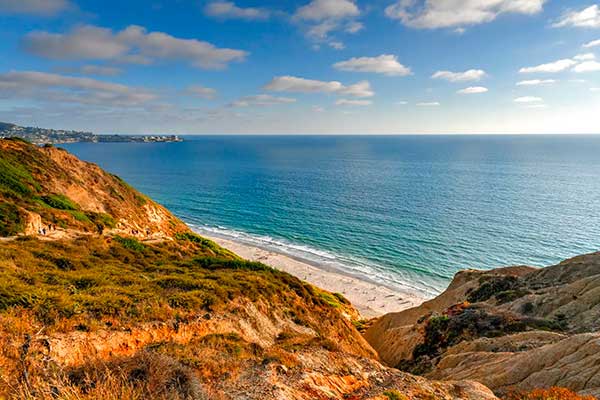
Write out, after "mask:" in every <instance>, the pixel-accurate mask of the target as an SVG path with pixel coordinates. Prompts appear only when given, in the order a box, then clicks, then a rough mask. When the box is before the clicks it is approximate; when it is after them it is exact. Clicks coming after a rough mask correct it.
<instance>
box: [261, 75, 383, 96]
mask: <svg viewBox="0 0 600 400" xmlns="http://www.w3.org/2000/svg"><path fill="white" fill-rule="evenodd" d="M264 89H265V90H269V91H272V92H290V93H331V94H337V95H341V96H352V97H373V96H374V95H375V93H374V92H373V90H372V89H371V85H370V84H369V82H367V81H361V82H358V83H355V84H353V85H348V86H346V85H343V84H342V83H341V82H338V81H318V80H314V79H305V78H299V77H295V76H278V77H275V78H273V80H272V81H271V82H269V83H268V84H266V85H265V86H264Z"/></svg>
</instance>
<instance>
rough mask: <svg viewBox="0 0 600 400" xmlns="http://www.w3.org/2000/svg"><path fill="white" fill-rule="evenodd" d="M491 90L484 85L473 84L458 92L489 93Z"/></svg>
mask: <svg viewBox="0 0 600 400" xmlns="http://www.w3.org/2000/svg"><path fill="white" fill-rule="evenodd" d="M488 91H489V90H488V88H486V87H483V86H471V87H468V88H465V89H461V90H459V91H457V92H456V93H458V94H481V93H487V92H488Z"/></svg>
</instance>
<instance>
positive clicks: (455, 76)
mask: <svg viewBox="0 0 600 400" xmlns="http://www.w3.org/2000/svg"><path fill="white" fill-rule="evenodd" d="M486 76H487V74H486V73H485V71H484V70H481V69H470V70H468V71H464V72H451V71H438V72H436V73H435V74H433V75H432V76H431V78H432V79H445V80H447V81H450V82H469V81H480V80H481V79H483V78H485V77H486Z"/></svg>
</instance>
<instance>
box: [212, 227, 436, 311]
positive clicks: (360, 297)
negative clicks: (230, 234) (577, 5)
mask: <svg viewBox="0 0 600 400" xmlns="http://www.w3.org/2000/svg"><path fill="white" fill-rule="evenodd" d="M202 236H204V237H206V238H208V239H210V240H212V241H214V242H216V243H218V244H219V245H220V246H222V247H224V248H226V249H228V250H231V251H232V252H234V253H236V254H237V255H239V256H240V257H243V258H245V259H248V260H251V261H259V262H261V263H263V264H266V265H268V266H270V267H273V268H275V269H278V270H281V271H285V272H287V273H289V274H291V275H294V276H296V277H298V278H299V279H302V280H304V281H306V282H308V283H310V284H312V285H315V286H317V287H319V288H321V289H325V290H327V291H330V292H333V293H341V294H343V295H344V297H346V298H347V299H348V300H349V301H350V302H351V303H352V305H354V307H356V309H357V310H358V311H359V312H360V314H361V315H362V316H363V317H364V318H374V317H378V316H381V315H383V314H387V313H390V312H398V311H402V310H405V309H407V308H411V307H415V306H418V305H419V304H421V303H423V302H424V301H425V300H427V299H426V298H423V297H419V296H417V295H415V294H414V293H408V292H401V291H398V290H393V289H391V288H389V287H387V286H383V285H380V284H377V283H374V282H370V281H368V280H365V279H360V278H358V277H355V276H351V275H346V274H343V273H339V272H333V271H330V270H327V269H325V268H320V267H319V266H318V265H314V264H310V263H308V262H305V261H300V260H298V259H295V258H292V257H289V256H287V255H284V254H280V253H276V252H274V251H270V250H265V249H261V248H258V247H254V246H250V245H247V244H244V243H239V242H236V241H233V240H230V239H224V238H221V237H215V236H210V235H206V234H204V233H203V234H202Z"/></svg>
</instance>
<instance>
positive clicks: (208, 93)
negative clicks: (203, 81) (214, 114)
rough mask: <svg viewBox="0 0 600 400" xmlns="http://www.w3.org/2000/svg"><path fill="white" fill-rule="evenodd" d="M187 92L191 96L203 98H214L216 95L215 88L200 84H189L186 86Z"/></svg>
mask: <svg viewBox="0 0 600 400" xmlns="http://www.w3.org/2000/svg"><path fill="white" fill-rule="evenodd" d="M187 92H188V93H189V94H191V95H193V96H198V97H201V98H203V99H209V100H210V99H214V98H215V97H217V90H216V89H213V88H209V87H206V86H201V85H191V86H189V87H188V88H187Z"/></svg>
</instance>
